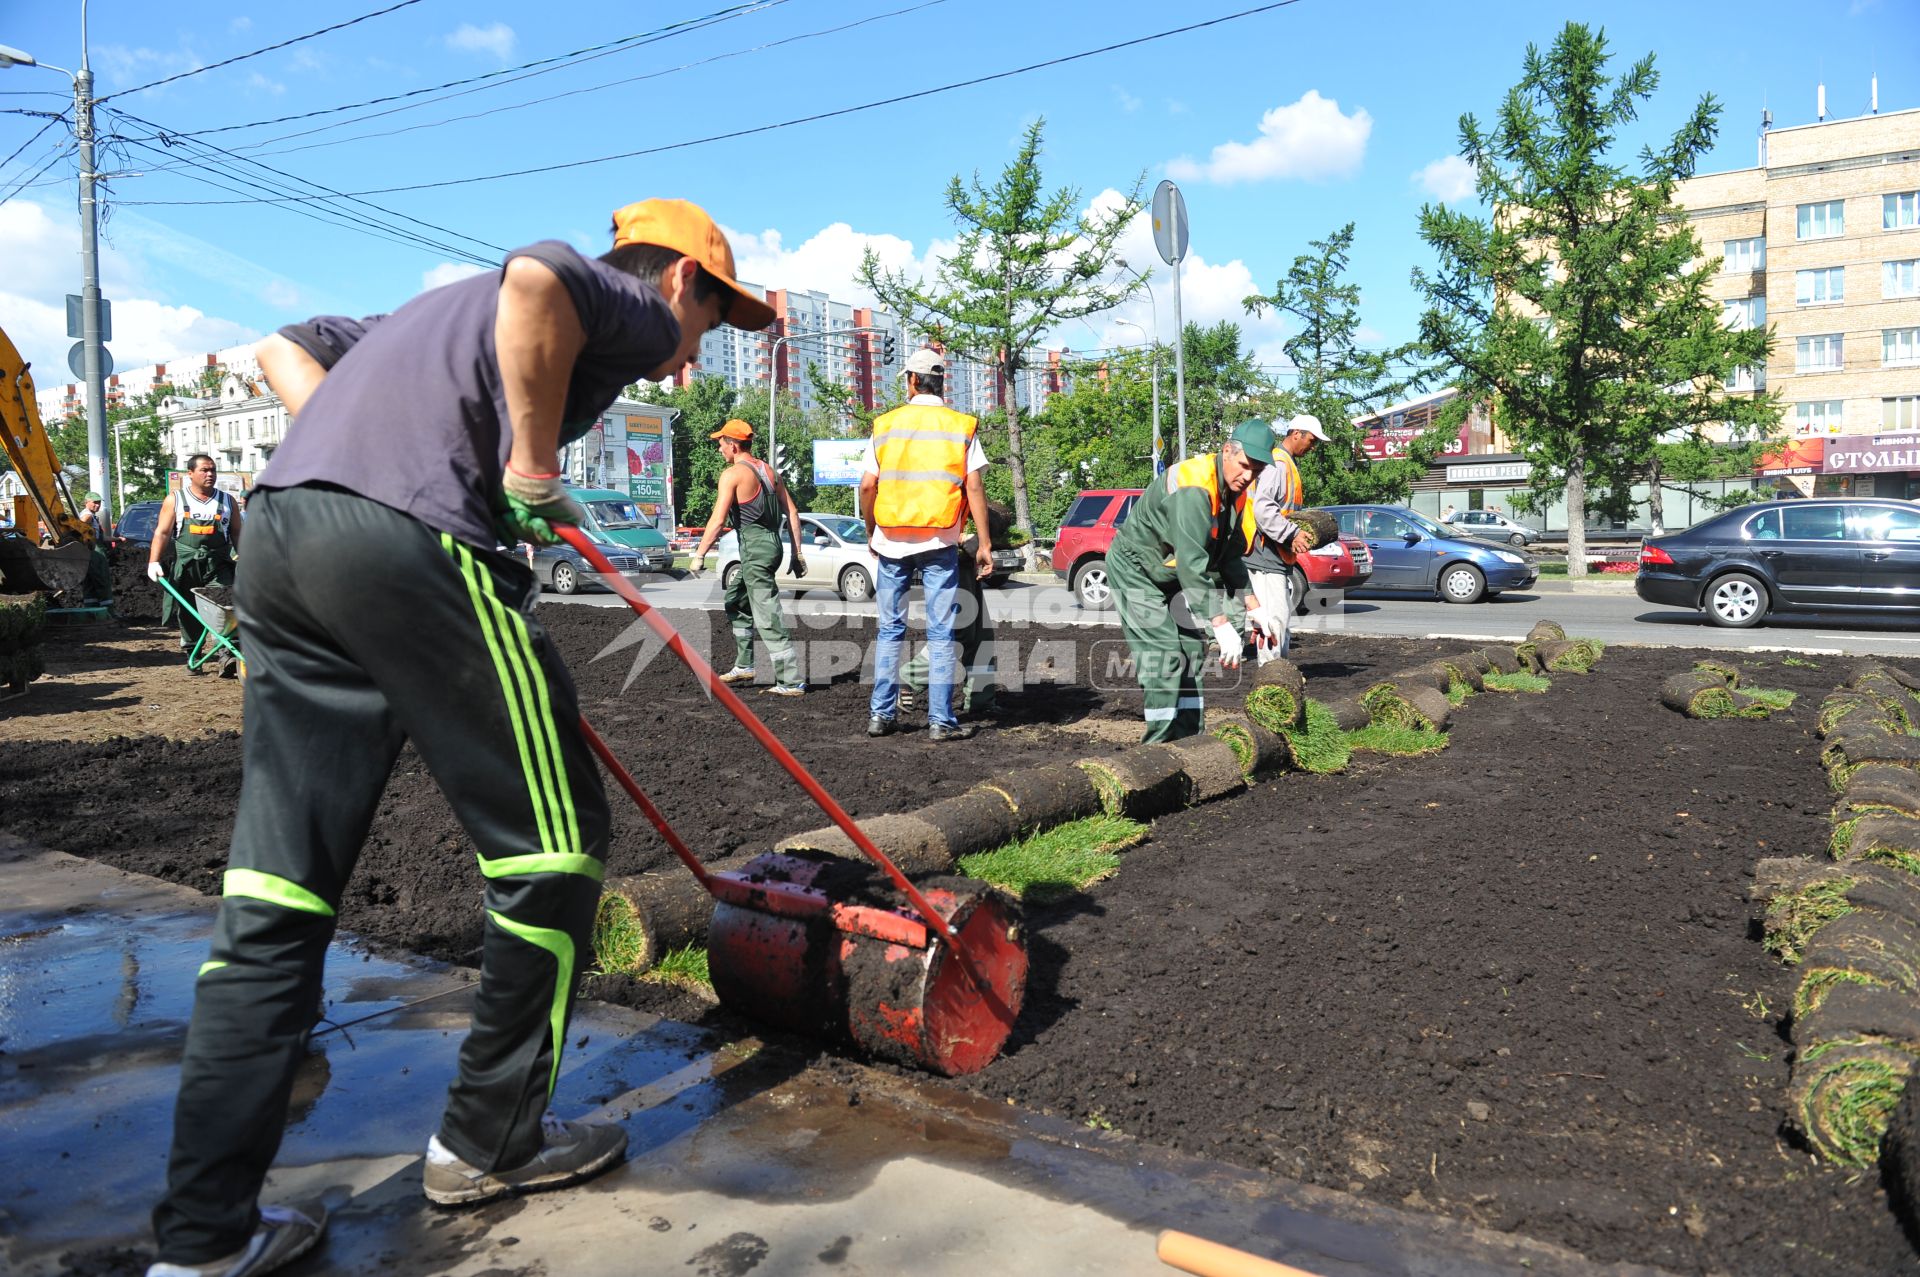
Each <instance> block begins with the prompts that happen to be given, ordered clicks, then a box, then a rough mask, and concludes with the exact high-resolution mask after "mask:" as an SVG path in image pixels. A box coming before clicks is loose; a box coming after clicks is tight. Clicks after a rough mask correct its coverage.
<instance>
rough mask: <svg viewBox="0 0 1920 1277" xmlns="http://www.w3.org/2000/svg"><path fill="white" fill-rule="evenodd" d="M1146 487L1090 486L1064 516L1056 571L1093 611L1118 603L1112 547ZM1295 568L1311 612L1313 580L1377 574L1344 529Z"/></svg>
mask: <svg viewBox="0 0 1920 1277" xmlns="http://www.w3.org/2000/svg"><path fill="white" fill-rule="evenodd" d="M1140 492H1141V489H1139V488H1089V489H1087V490H1086V491H1085V492H1082V493H1081V494H1080V495H1079V496H1078V497H1075V498H1074V501H1073V505H1072V506H1071V507H1070V508H1069V509H1068V510H1067V517H1066V518H1064V519H1062V520H1061V521H1060V534H1059V537H1058V539H1057V540H1055V541H1054V543H1053V572H1054V575H1055V576H1057V577H1059V578H1060V579H1061V580H1063V581H1065V582H1066V583H1067V585H1068V587H1069V588H1070V589H1072V591H1073V595H1074V597H1075V598H1076V599H1078V600H1079V601H1080V606H1081V607H1083V608H1086V609H1088V610H1089V611H1095V612H1097V611H1101V610H1103V609H1105V608H1110V607H1112V606H1113V589H1112V587H1111V586H1109V585H1108V584H1107V547H1108V546H1109V545H1111V544H1113V534H1114V532H1115V530H1116V529H1118V528H1119V526H1120V525H1121V524H1123V523H1125V522H1126V521H1127V513H1128V511H1130V510H1132V509H1133V503H1134V502H1135V501H1137V500H1138V499H1139V497H1140ZM1303 568H1304V569H1305V571H1304V572H1303V571H1302V569H1303ZM1294 573H1295V577H1294V585H1293V597H1294V599H1295V600H1296V602H1295V604H1294V610H1295V611H1297V612H1305V611H1306V610H1307V604H1308V601H1309V600H1308V597H1307V589H1306V587H1307V586H1308V585H1312V586H1314V587H1315V588H1317V589H1322V590H1352V589H1357V588H1359V587H1360V586H1361V585H1362V584H1364V583H1365V582H1366V579H1367V578H1368V577H1370V576H1372V575H1373V556H1372V554H1371V552H1370V551H1368V549H1367V543H1366V542H1365V541H1363V540H1361V539H1360V538H1359V537H1356V536H1348V535H1346V534H1345V533H1342V534H1341V536H1340V539H1339V540H1338V541H1336V542H1334V543H1333V544H1331V545H1323V546H1319V547H1317V548H1315V549H1314V550H1312V551H1310V552H1308V553H1307V554H1306V555H1305V556H1304V557H1302V558H1301V560H1300V563H1299V566H1297V567H1295V568H1294Z"/></svg>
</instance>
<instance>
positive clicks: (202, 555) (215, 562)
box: [160, 546, 233, 652]
mask: <svg viewBox="0 0 1920 1277" xmlns="http://www.w3.org/2000/svg"><path fill="white" fill-rule="evenodd" d="M167 583H168V584H170V585H172V586H173V588H174V589H176V590H178V591H180V593H182V594H184V595H185V596H186V597H187V601H188V602H189V603H191V602H192V601H193V592H194V590H196V589H198V588H199V587H201V586H205V585H224V586H226V587H228V588H229V589H231V588H232V587H233V557H232V556H231V555H226V554H214V553H211V552H209V551H206V550H195V549H190V548H187V547H183V546H176V547H174V554H173V571H171V572H169V573H167ZM168 609H172V611H173V612H174V614H175V615H176V616H177V617H178V619H179V621H180V646H181V647H183V648H185V649H186V650H187V651H189V652H191V651H193V649H194V644H196V643H198V642H199V641H200V636H201V635H202V634H204V633H206V629H207V627H206V626H204V625H202V624H200V614H199V612H198V610H196V609H192V608H183V607H181V606H180V605H179V604H178V603H176V602H174V601H173V596H172V595H171V594H166V593H162V595H161V596H160V623H161V624H162V625H165V624H166V623H167V619H168V618H167V611H168Z"/></svg>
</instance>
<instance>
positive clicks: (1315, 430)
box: [1283, 412, 1333, 443]
mask: <svg viewBox="0 0 1920 1277" xmlns="http://www.w3.org/2000/svg"><path fill="white" fill-rule="evenodd" d="M1296 430H1304V431H1306V432H1307V433H1308V434H1310V435H1312V436H1313V437H1314V438H1316V439H1318V440H1319V441H1320V442H1321V443H1332V442H1333V440H1331V439H1329V438H1328V437H1327V431H1326V427H1324V426H1322V425H1321V424H1320V419H1319V418H1318V417H1309V416H1308V415H1307V414H1306V413H1304V412H1303V413H1301V414H1300V415H1299V416H1297V417H1290V418H1288V419H1287V433H1288V434H1292V433H1293V432H1294V431H1296ZM1283 437H1284V436H1283Z"/></svg>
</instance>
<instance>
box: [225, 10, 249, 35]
mask: <svg viewBox="0 0 1920 1277" xmlns="http://www.w3.org/2000/svg"><path fill="white" fill-rule="evenodd" d="M227 30H229V31H231V32H233V33H234V34H235V35H238V34H239V33H240V32H242V31H251V30H253V19H252V18H249V17H247V16H246V15H245V14H241V15H240V16H239V17H237V18H235V19H234V20H233V21H231V22H229V23H227Z"/></svg>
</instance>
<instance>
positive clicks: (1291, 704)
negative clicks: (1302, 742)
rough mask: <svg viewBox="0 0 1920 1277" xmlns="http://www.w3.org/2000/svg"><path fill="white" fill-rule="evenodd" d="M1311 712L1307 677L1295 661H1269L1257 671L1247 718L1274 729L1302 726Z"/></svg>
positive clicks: (1249, 695)
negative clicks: (1308, 708) (1309, 711)
mask: <svg viewBox="0 0 1920 1277" xmlns="http://www.w3.org/2000/svg"><path fill="white" fill-rule="evenodd" d="M1306 712H1307V680H1306V678H1305V677H1304V676H1303V675H1302V674H1301V673H1300V668H1299V667H1298V666H1297V665H1295V664H1294V663H1293V662H1292V661H1268V662H1267V663H1266V664H1264V665H1261V666H1258V667H1257V668H1255V670H1254V672H1253V686H1252V687H1251V688H1249V689H1248V691H1247V717H1249V718H1251V719H1252V720H1253V721H1254V722H1256V723H1258V724H1260V726H1262V727H1264V728H1266V729H1267V730H1268V731H1270V732H1278V731H1283V730H1285V729H1286V728H1289V727H1298V726H1299V725H1300V724H1301V723H1302V722H1303V721H1304V720H1305V717H1306Z"/></svg>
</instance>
